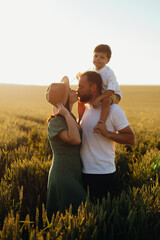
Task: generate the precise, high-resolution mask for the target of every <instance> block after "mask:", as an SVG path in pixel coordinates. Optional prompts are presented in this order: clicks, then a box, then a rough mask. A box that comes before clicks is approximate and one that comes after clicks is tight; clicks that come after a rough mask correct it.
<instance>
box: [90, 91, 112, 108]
mask: <svg viewBox="0 0 160 240" xmlns="http://www.w3.org/2000/svg"><path fill="white" fill-rule="evenodd" d="M113 93H114V91H112V90H107V91H105V92H104V93H103V94H101V95H100V96H99V97H97V98H96V99H95V100H94V102H93V107H94V108H97V107H98V104H99V102H101V101H102V100H103V99H104V98H106V97H109V96H111V95H112V94H113Z"/></svg>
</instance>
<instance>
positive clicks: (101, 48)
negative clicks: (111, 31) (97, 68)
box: [93, 44, 112, 59]
mask: <svg viewBox="0 0 160 240" xmlns="http://www.w3.org/2000/svg"><path fill="white" fill-rule="evenodd" d="M93 52H94V53H96V52H103V53H105V54H106V55H107V58H108V59H110V58H111V55H112V51H111V48H110V46H108V45H106V44H100V45H98V46H96V47H95V49H94V51H93Z"/></svg>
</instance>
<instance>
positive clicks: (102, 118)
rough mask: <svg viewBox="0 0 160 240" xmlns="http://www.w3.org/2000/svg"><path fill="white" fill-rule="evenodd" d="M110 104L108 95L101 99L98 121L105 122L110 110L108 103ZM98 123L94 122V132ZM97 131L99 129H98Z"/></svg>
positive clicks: (110, 100)
mask: <svg viewBox="0 0 160 240" xmlns="http://www.w3.org/2000/svg"><path fill="white" fill-rule="evenodd" d="M111 104H112V99H111V98H110V97H106V98H104V99H103V100H102V103H101V115H100V119H99V121H98V123H105V122H106V120H107V118H108V115H109V112H110V105H111ZM98 123H97V124H96V126H95V127H94V128H93V129H94V132H96V130H98V126H97V125H98ZM98 132H99V131H98Z"/></svg>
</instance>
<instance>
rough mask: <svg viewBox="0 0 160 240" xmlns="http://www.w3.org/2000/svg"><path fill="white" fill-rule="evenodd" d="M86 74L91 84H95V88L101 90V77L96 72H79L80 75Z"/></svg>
mask: <svg viewBox="0 0 160 240" xmlns="http://www.w3.org/2000/svg"><path fill="white" fill-rule="evenodd" d="M82 76H87V81H88V82H89V83H90V84H91V85H92V84H96V86H97V90H98V91H99V92H101V90H102V78H101V75H100V74H99V73H98V72H95V71H86V72H83V73H81V74H80V77H82Z"/></svg>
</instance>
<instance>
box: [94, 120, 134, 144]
mask: <svg viewBox="0 0 160 240" xmlns="http://www.w3.org/2000/svg"><path fill="white" fill-rule="evenodd" d="M98 129H99V130H100V131H101V134H102V135H103V136H105V137H107V138H108V139H110V140H112V141H114V142H117V143H120V144H129V145H133V144H134V143H135V135H134V132H133V131H132V129H131V127H130V126H127V127H125V128H123V129H121V130H120V131H117V132H116V133H115V132H109V131H108V130H107V128H106V125H105V124H104V123H99V124H98Z"/></svg>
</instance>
